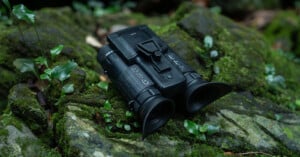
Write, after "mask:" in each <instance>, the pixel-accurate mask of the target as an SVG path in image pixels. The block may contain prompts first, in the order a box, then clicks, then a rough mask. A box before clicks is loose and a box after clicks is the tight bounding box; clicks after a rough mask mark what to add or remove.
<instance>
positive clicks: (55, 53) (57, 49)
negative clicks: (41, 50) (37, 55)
mask: <svg viewBox="0 0 300 157" xmlns="http://www.w3.org/2000/svg"><path fill="white" fill-rule="evenodd" d="M63 48H64V45H61V44H60V45H57V46H56V47H54V48H53V49H51V50H50V54H51V58H52V59H54V58H55V57H56V56H58V55H59V54H60V53H61V51H62V50H63Z"/></svg>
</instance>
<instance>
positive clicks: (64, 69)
mask: <svg viewBox="0 0 300 157" xmlns="http://www.w3.org/2000/svg"><path fill="white" fill-rule="evenodd" d="M76 67H77V63H76V62H74V61H68V62H67V63H65V64H63V65H57V66H55V67H54V68H52V69H51V68H48V69H46V70H45V71H44V73H43V74H42V75H40V78H41V79H46V80H49V81H51V80H53V79H58V80H59V81H61V82H63V81H64V80H66V79H68V78H69V77H70V76H71V75H70V74H71V72H72V70H74V69H75V68H76Z"/></svg>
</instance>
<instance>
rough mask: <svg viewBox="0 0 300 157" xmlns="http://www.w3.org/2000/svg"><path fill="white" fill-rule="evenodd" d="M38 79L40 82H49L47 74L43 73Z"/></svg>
mask: <svg viewBox="0 0 300 157" xmlns="http://www.w3.org/2000/svg"><path fill="white" fill-rule="evenodd" d="M40 79H41V80H48V81H51V78H50V76H49V75H48V74H46V73H44V74H41V75H40Z"/></svg>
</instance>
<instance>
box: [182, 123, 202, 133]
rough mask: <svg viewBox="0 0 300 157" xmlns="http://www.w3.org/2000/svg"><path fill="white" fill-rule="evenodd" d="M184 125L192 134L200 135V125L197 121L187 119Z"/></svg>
mask: <svg viewBox="0 0 300 157" xmlns="http://www.w3.org/2000/svg"><path fill="white" fill-rule="evenodd" d="M184 127H185V128H186V129H187V131H188V132H189V133H190V134H194V135H198V134H199V131H198V129H199V125H197V124H196V123H195V122H193V121H190V120H185V121H184Z"/></svg>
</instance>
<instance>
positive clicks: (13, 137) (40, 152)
mask: <svg viewBox="0 0 300 157" xmlns="http://www.w3.org/2000/svg"><path fill="white" fill-rule="evenodd" d="M0 139H1V140H0V156H12V157H15V156H18V157H29V156H45V157H60V156H61V155H60V154H59V153H58V152H57V151H55V150H52V149H50V148H49V147H47V146H46V145H44V144H43V143H42V142H41V141H40V140H39V139H38V138H37V137H36V136H35V135H34V134H33V133H32V132H31V130H30V129H29V128H28V127H27V126H26V125H25V124H24V123H23V122H21V121H20V120H19V119H17V118H15V117H14V116H13V115H12V113H11V112H10V113H6V114H3V115H2V117H1V120H0Z"/></svg>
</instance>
